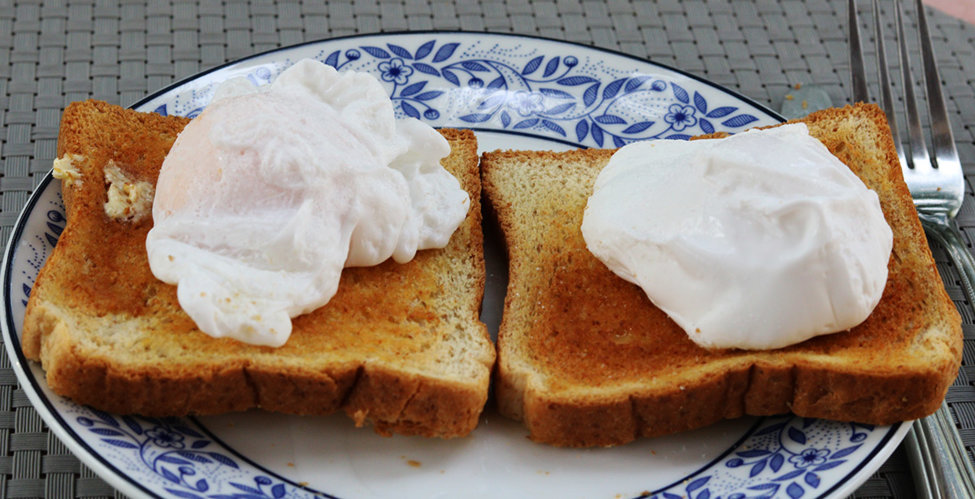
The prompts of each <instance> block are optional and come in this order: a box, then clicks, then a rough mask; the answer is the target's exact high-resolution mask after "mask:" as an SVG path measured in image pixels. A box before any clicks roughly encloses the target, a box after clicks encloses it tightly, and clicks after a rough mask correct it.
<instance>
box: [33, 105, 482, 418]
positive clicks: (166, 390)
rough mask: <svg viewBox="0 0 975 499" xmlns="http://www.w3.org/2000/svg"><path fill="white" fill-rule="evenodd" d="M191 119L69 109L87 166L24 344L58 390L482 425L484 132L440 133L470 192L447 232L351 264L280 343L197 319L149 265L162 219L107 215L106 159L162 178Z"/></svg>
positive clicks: (157, 404) (76, 147)
mask: <svg viewBox="0 0 975 499" xmlns="http://www.w3.org/2000/svg"><path fill="white" fill-rule="evenodd" d="M187 122H188V120H186V119H184V118H179V117H164V116H160V115H157V114H146V113H138V112H135V111H131V110H126V109H122V108H120V107H117V106H112V105H109V104H106V103H104V102H96V101H87V102H80V103H74V104H72V105H70V106H68V108H67V109H66V110H65V112H64V116H63V118H62V122H61V130H60V134H59V137H58V157H59V158H64V157H66V155H67V157H69V158H71V157H73V158H75V160H76V161H74V166H75V168H76V169H77V172H78V178H77V179H76V180H74V181H71V182H66V183H65V184H64V185H63V192H64V201H65V205H66V209H67V227H65V229H64V231H63V233H62V235H61V238H60V240H59V242H58V244H57V246H56V247H55V249H54V251H53V252H52V254H51V255H50V257H49V259H48V261H47V263H46V264H45V266H44V267H43V268H42V269H41V272H40V274H39V275H38V277H37V281H36V283H35V285H34V288H33V289H32V291H31V296H30V301H29V303H28V306H27V312H26V318H25V320H24V333H23V349H24V353H25V354H26V355H27V357H28V358H30V359H34V360H39V361H40V362H41V363H42V366H43V368H44V369H45V370H46V376H47V382H48V384H49V385H50V387H51V389H53V390H54V391H55V392H57V393H59V394H62V395H65V396H67V397H70V398H72V399H74V400H75V401H77V402H79V403H82V404H88V405H91V406H93V407H96V408H98V409H102V410H106V411H111V412H114V413H123V414H124V413H138V414H142V415H146V416H173V415H186V414H214V413H221V412H227V411H240V410H245V409H249V408H262V409H266V410H269V411H279V412H285V413H292V414H327V413H331V412H333V411H337V410H340V409H341V410H343V411H345V412H346V413H348V414H349V415H350V416H351V417H352V418H354V419H355V422H356V424H360V425H361V424H364V423H371V424H372V425H373V426H374V427H375V429H376V431H378V432H380V433H384V434H388V433H390V432H396V433H402V434H417V435H425V436H439V437H453V436H461V435H465V434H467V433H469V432H470V431H471V430H472V429H473V428H474V427H475V426H476V425H477V421H478V416H479V414H480V413H481V411H482V409H483V407H484V404H485V402H486V400H487V396H488V384H489V381H490V372H491V368H492V365H493V362H494V357H495V352H494V348H493V345H492V343H491V339H490V337H489V335H488V332H487V328H486V326H485V325H484V324H483V323H481V322H480V321H479V320H478V313H479V309H480V303H481V298H482V294H483V290H484V278H485V275H484V256H483V241H482V238H483V236H482V233H481V209H480V179H479V175H478V157H477V142H476V138H475V137H474V134H473V133H472V132H470V131H466V130H443V131H442V133H443V135H444V136H445V137H446V138H447V139H448V141H449V142H450V145H451V154H450V156H448V157H447V158H445V159H444V160H443V165H444V166H445V167H446V169H447V170H448V171H450V172H451V173H452V174H454V175H455V176H456V177H457V178H458V179H459V180H460V182H461V185H462V186H463V187H464V188H465V189H466V190H467V191H468V193H469V194H470V197H471V208H470V212H469V213H468V215H467V219H466V220H465V221H464V222H463V223H462V225H461V226H460V228H459V229H458V230H457V231H456V232H455V233H454V234H453V236H452V237H451V240H450V243H449V245H448V246H447V247H446V248H444V249H442V250H426V251H421V252H419V253H418V254H417V256H416V258H415V259H414V260H413V261H411V262H409V263H407V264H398V263H395V262H392V261H388V262H385V263H383V264H381V265H379V266H376V267H368V268H354V269H347V270H345V271H344V272H343V275H342V279H341V283H340V286H339V291H338V293H337V294H336V295H335V297H334V298H333V299H332V300H331V301H330V302H329V303H328V304H326V305H325V306H323V307H321V308H319V309H318V310H315V311H313V312H311V313H308V314H305V315H302V316H300V317H297V318H295V319H294V330H293V333H292V336H291V338H290V339H289V341H288V342H287V344H286V345H284V346H283V347H280V348H271V347H262V346H254V345H248V344H245V343H241V342H238V341H236V340H232V339H226V338H224V339H214V338H212V337H210V336H207V335H206V334H204V333H202V332H200V331H199V330H197V328H196V327H195V325H194V323H193V321H192V320H190V318H189V317H188V316H187V315H186V314H185V313H184V312H183V311H182V310H181V309H180V307H179V304H178V302H177V299H176V288H175V287H174V286H171V285H167V284H164V283H162V282H161V281H158V280H156V279H155V277H153V275H152V273H151V272H150V270H149V265H148V262H147V257H146V249H145V239H146V233H147V232H148V230H149V229H150V228H151V226H152V219H151V216H148V217H144V218H143V219H142V220H141V221H132V220H129V221H126V220H124V219H121V220H120V219H112V218H109V217H108V216H106V210H105V208H104V204H105V203H106V199H107V195H106V183H107V181H106V180H104V179H105V173H104V170H105V168H106V164H111V162H114V164H115V165H117V167H118V168H119V169H120V170H121V171H122V174H123V175H124V176H125V177H127V178H129V179H130V180H131V181H132V182H133V183H137V182H138V181H146V182H149V183H150V184H154V183H155V181H156V179H157V176H158V173H159V168H160V166H161V164H162V161H163V158H164V157H165V156H166V153H167V152H168V150H169V148H170V146H171V145H172V143H173V141H174V140H175V139H176V135H177V134H178V133H179V132H180V130H182V128H183V126H184V125H185V124H186V123H187ZM75 155H77V156H75ZM150 215H151V214H150ZM130 218H131V217H130Z"/></svg>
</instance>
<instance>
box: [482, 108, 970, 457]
mask: <svg viewBox="0 0 975 499" xmlns="http://www.w3.org/2000/svg"><path fill="white" fill-rule="evenodd" d="M801 121H804V122H806V123H807V124H808V126H809V127H810V133H811V134H812V135H813V136H816V137H817V138H819V139H820V140H821V141H823V142H824V144H825V145H826V146H827V147H828V148H829V149H830V151H832V152H833V154H834V155H836V156H838V157H839V158H840V159H841V160H842V161H843V162H844V163H846V164H847V165H848V166H849V167H850V168H851V169H852V170H853V171H854V172H855V173H856V174H857V175H859V176H860V177H861V178H862V179H863V180H864V182H865V183H866V184H867V186H868V187H870V188H871V189H873V190H875V191H877V193H878V195H879V196H880V201H881V205H882V208H883V210H884V213H885V216H886V218H887V221H888V223H889V224H890V225H891V228H892V230H893V232H894V250H893V254H892V256H891V259H890V263H889V278H888V283H887V286H886V288H885V291H884V295H883V298H882V299H881V301H880V304H879V305H878V306H877V308H876V309H875V310H874V312H873V313H872V314H871V316H870V317H869V318H868V319H867V320H866V321H865V322H864V323H863V324H861V325H859V326H857V327H856V328H854V329H852V330H850V331H846V332H841V333H837V334H834V335H829V336H823V337H819V338H815V339H812V340H809V341H806V342H803V343H800V344H798V345H794V346H791V347H787V348H783V349H779V350H774V351H767V352H763V351H743V350H736V349H730V350H706V349H703V348H701V347H698V346H697V345H696V344H694V343H693V342H692V341H690V339H688V338H687V336H686V334H685V333H684V332H683V331H682V330H681V329H680V328H679V327H678V326H677V325H676V324H675V323H674V322H673V321H671V320H670V319H669V318H668V317H667V316H666V314H664V313H663V312H662V311H660V310H659V309H657V308H656V307H654V306H653V305H652V304H651V303H650V301H649V299H648V298H647V297H646V295H645V294H644V293H643V291H642V290H641V289H640V288H639V287H637V286H635V285H633V284H630V283H628V282H626V281H624V280H623V279H621V278H619V277H617V276H616V275H614V274H613V273H612V272H611V271H610V270H609V269H608V268H606V267H605V265H603V264H602V263H601V262H599V261H598V260H597V259H596V258H595V257H594V256H592V254H590V253H589V251H588V250H587V249H586V246H585V241H584V240H583V238H582V234H581V232H580V230H579V225H580V223H581V220H582V213H583V210H584V208H585V204H586V199H587V198H588V195H589V194H590V192H591V189H592V182H593V181H594V180H595V177H596V175H597V174H598V172H599V171H600V169H601V168H602V167H603V166H604V165H605V163H606V162H607V161H608V159H609V157H610V156H611V155H612V153H613V152H614V151H611V150H584V151H570V152H565V153H547V152H511V151H508V152H495V153H487V154H484V155H483V156H482V162H481V168H482V182H483V184H484V190H485V193H486V195H487V199H488V200H489V204H490V205H491V208H492V210H493V211H495V212H496V213H497V217H498V222H499V224H500V226H501V228H502V231H503V233H504V235H505V241H506V244H507V247H508V254H509V285H508V292H507V296H506V298H505V309H504V315H503V317H502V324H501V328H500V332H499V338H498V352H499V358H498V366H497V368H496V373H495V382H496V385H495V388H496V390H495V393H496V396H497V399H498V404H499V408H500V410H501V412H502V413H503V414H505V415H507V416H509V417H512V418H515V419H520V420H523V421H524V423H525V425H526V426H527V427H528V429H529V431H530V434H531V438H532V439H533V440H535V441H539V442H545V443H549V444H554V445H560V446H594V445H614V444H621V443H625V442H628V441H631V440H633V439H634V438H637V437H640V436H656V435H663V434H667V433H674V432H678V431H683V430H689V429H693V428H698V427H702V426H705V425H708V424H711V423H714V422H717V421H720V420H721V419H725V418H734V417H739V416H742V415H744V414H753V415H769V414H778V413H785V412H790V411H791V412H793V413H795V414H798V415H800V416H808V417H821V418H827V419H837V420H852V421H859V422H864V423H873V424H889V423H893V422H895V421H901V420H907V419H913V418H917V417H921V416H924V415H927V414H930V413H931V412H933V411H934V410H935V409H936V408H937V407H938V406H939V405H940V403H941V400H942V399H943V397H944V395H945V392H946V391H947V388H948V385H949V384H950V383H951V381H952V380H953V379H954V378H955V376H956V375H957V370H958V366H959V364H960V360H961V345H962V342H961V323H960V322H961V321H960V316H959V315H958V313H957V310H956V309H955V307H954V305H953V303H952V302H951V300H950V299H949V298H948V295H947V293H946V292H945V290H944V287H943V284H942V282H941V280H940V278H939V276H938V273H937V269H936V267H935V265H934V261H933V259H932V257H931V252H930V249H929V248H928V245H927V242H926V240H925V238H924V233H923V231H922V229H921V226H920V223H919V221H918V218H917V215H916V212H915V211H914V206H913V203H912V201H911V198H910V193H909V192H908V190H907V187H906V185H905V184H904V181H903V177H902V174H901V171H900V167H899V165H898V162H897V157H896V152H895V150H894V146H893V142H892V139H891V137H890V131H889V128H888V126H887V123H886V120H885V118H884V115H883V113H882V111H880V110H879V108H877V107H876V106H872V105H857V106H853V107H847V108H844V109H833V110H826V111H821V112H818V113H814V114H812V115H810V116H809V117H807V118H805V119H804V120H801Z"/></svg>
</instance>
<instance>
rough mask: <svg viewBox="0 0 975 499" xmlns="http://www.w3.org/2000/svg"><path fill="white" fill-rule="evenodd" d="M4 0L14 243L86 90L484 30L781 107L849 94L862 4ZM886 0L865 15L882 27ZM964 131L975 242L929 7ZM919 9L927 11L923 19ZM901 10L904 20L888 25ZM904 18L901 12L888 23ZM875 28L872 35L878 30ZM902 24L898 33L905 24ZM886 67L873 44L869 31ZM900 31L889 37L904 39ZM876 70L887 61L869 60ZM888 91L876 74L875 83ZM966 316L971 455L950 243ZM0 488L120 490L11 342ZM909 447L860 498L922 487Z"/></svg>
mask: <svg viewBox="0 0 975 499" xmlns="http://www.w3.org/2000/svg"><path fill="white" fill-rule="evenodd" d="M323 4H324V2H301V1H276V2H269V1H252V2H248V3H237V2H220V1H212V0H205V1H201V2H196V1H181V0H172V1H168V2H148V1H145V2H142V1H136V0H121V1H111V0H106V1H102V0H97V1H93V0H88V1H70V2H68V1H58V0H52V1H17V2H14V1H13V0H0V130H2V131H0V164H2V165H3V170H2V172H0V241H4V242H6V241H7V240H8V238H9V237H10V233H11V228H12V227H13V224H14V222H15V220H16V217H17V214H18V213H19V212H20V210H21V209H22V207H23V206H24V204H25V203H26V201H27V198H28V196H29V195H30V193H31V192H32V191H33V189H34V188H35V187H36V186H37V185H38V184H39V183H40V181H41V179H42V178H43V176H44V175H45V174H46V173H47V172H48V171H49V170H50V169H51V161H52V160H53V159H54V155H55V146H56V141H57V131H58V122H59V118H60V115H61V111H62V110H63V108H64V106H65V105H67V104H68V103H69V102H72V101H75V100H81V99H86V98H96V99H102V100H105V101H109V102H113V103H118V104H121V105H130V104H132V103H134V102H136V101H138V100H139V99H141V98H142V97H144V96H145V95H147V94H149V93H151V92H153V91H155V90H157V89H160V88H162V87H164V86H166V85H169V84H171V83H173V82H174V81H177V80H180V79H182V78H184V77H187V76H190V75H193V74H195V73H197V72H199V71H203V70H206V69H209V68H212V67H214V66H217V65H220V64H223V63H225V62H228V61H232V60H235V59H238V58H241V57H245V56H248V55H252V54H255V53H257V52H261V51H265V50H269V49H273V48H277V47H282V46H287V45H292V44H296V43H300V42H304V41H309V40H318V39H324V38H330V37H335V36H343V35H351V34H358V33H375V32H384V31H408V30H435V29H443V30H469V31H488V32H498V33H518V34H528V35H540V36H545V37H550V38H555V39H561V40H568V41H573V42H580V43H584V44H589V45H593V46H596V47H600V48H606V49H612V50H617V51H621V52H624V53H626V54H630V55H633V56H637V57H641V58H647V59H651V60H653V61H655V62H659V63H663V64H667V65H671V66H675V67H678V68H681V69H683V70H685V71H688V72H690V73H693V74H696V75H699V76H701V77H704V78H706V79H709V80H711V81H713V82H715V83H718V84H720V85H724V86H726V87H728V88H730V89H732V90H735V91H738V92H740V93H742V94H744V95H746V96H748V97H751V98H753V99H755V100H757V101H759V102H761V103H764V104H766V105H768V106H770V107H772V108H773V109H779V108H780V107H781V105H782V103H783V102H784V99H785V96H786V95H787V94H789V93H793V92H795V89H794V88H795V85H802V86H806V87H807V88H808V87H809V86H814V87H816V88H819V89H822V90H824V91H825V92H826V94H827V95H828V96H829V98H830V100H831V101H832V102H833V104H838V105H842V104H844V103H847V102H849V100H850V97H849V96H850V95H851V93H852V92H851V89H850V83H849V58H848V46H847V31H846V24H847V2H846V1H845V0H833V1H826V0H808V1H803V0H786V1H761V2H752V1H746V2H732V1H729V0H690V1H678V0H668V1H656V2H638V1H626V0H611V1H609V2H602V1H591V0H512V1H508V2H500V1H494V0H455V1H453V2H450V3H447V2H442V3H441V2H432V1H429V0H401V1H395V2H379V1H377V0H371V1H350V0H344V1H343V0H332V1H329V2H328V4H327V5H323ZM869 4H870V2H867V1H864V0H861V2H860V6H859V8H860V9H861V19H862V22H863V24H864V27H868V26H870V22H869V20H870V11H869ZM928 15H929V21H930V23H931V25H932V26H931V28H932V38H933V41H934V45H935V47H934V48H935V52H936V54H937V57H938V61H939V64H940V69H941V76H942V80H943V82H944V88H945V90H946V95H947V99H948V108H949V109H948V110H949V114H950V115H951V121H952V126H953V130H954V132H955V139H956V142H957V145H958V149H959V154H960V156H961V160H962V163H963V165H964V168H965V173H966V179H967V180H968V182H966V192H967V197H968V198H969V199H967V200H966V202H965V205H964V206H963V207H962V210H961V213H959V215H958V223H959V226H960V228H961V231H962V233H963V236H964V238H965V240H966V241H967V242H968V243H969V246H971V241H972V240H973V238H975V199H970V198H972V189H971V181H972V178H973V177H972V176H973V175H975V89H973V79H975V76H972V75H973V74H975V26H972V25H970V24H966V23H965V22H963V21H960V20H958V19H955V18H953V17H950V16H948V15H945V14H942V13H941V12H938V11H935V10H931V9H929V10H928ZM910 17H911V18H912V19H913V16H910ZM890 18H891V17H889V16H888V19H890ZM888 23H889V22H888ZM869 32H870V31H867V32H866V33H869ZM887 33H888V34H889V36H892V33H893V29H892V26H890V25H889V24H888V26H887ZM865 43H866V46H865V48H866V49H867V52H868V54H867V60H868V61H869V62H871V63H872V61H873V57H872V51H873V48H872V47H873V45H872V43H871V41H870V39H869V37H868V39H867V40H866V41H865ZM892 44H893V41H892V40H890V41H888V47H892V46H893V45H892ZM868 66H869V68H868V69H871V70H873V69H874V66H873V65H872V64H868ZM869 81H870V83H871V85H873V86H874V87H873V88H875V85H876V78H875V77H874V78H871V79H870V80H869ZM933 249H934V254H935V259H936V261H937V264H938V269H939V271H940V272H941V274H942V277H943V278H944V280H945V283H946V288H947V290H948V293H949V295H950V296H951V298H952V299H953V300H954V301H955V303H956V304H957V305H958V307H959V310H960V311H961V313H962V320H963V328H964V333H965V354H964V360H963V365H962V368H961V371H960V373H959V377H958V380H957V381H956V383H955V384H954V386H952V387H951V389H950V390H949V392H948V397H947V401H948V404H949V406H950V407H951V410H952V412H953V414H954V416H955V417H956V420H957V421H958V425H959V431H960V433H961V436H962V438H963V439H964V440H965V443H966V447H967V450H968V454H969V457H971V456H972V451H973V447H975V388H973V384H972V380H973V379H975V315H973V313H972V311H971V307H970V305H969V304H968V303H967V301H966V300H965V297H964V294H963V292H962V290H961V287H960V281H959V277H958V273H957V272H956V270H955V269H954V268H953V266H952V265H951V263H950V262H949V260H948V257H947V255H946V254H945V253H944V251H942V250H941V249H940V248H938V247H934V248H933ZM0 495H2V496H4V497H40V496H46V497H102V496H117V495H119V494H118V493H117V492H116V491H114V490H113V489H112V488H111V487H110V486H109V485H108V484H106V483H105V482H104V481H102V480H101V479H99V478H98V477H97V476H95V475H94V473H92V471H91V470H89V469H88V468H87V467H86V466H84V465H83V464H81V463H80V462H79V461H78V459H77V458H75V457H74V456H73V455H72V454H71V453H70V452H69V451H68V449H67V448H66V447H65V446H64V445H63V444H62V443H61V442H60V441H59V440H58V439H57V438H56V437H55V436H54V435H53V434H51V433H49V432H48V429H47V427H46V426H45V425H44V423H43V422H42V420H41V418H40V417H39V416H38V414H37V413H36V412H35V411H34V409H33V407H32V406H31V404H30V402H29V401H28V400H27V397H26V396H25V394H24V393H23V391H22V390H21V389H20V388H19V386H18V383H17V380H16V377H15V376H14V373H13V370H12V369H11V368H10V361H9V359H8V358H7V355H6V353H5V351H0ZM914 495H915V493H914V482H913V479H912V477H911V473H910V468H909V465H908V462H907V459H906V456H905V454H904V452H903V450H902V449H898V451H897V452H896V453H895V454H894V455H893V456H892V457H891V458H890V459H889V460H888V461H887V462H886V463H885V464H884V465H883V467H882V468H881V469H880V470H879V471H878V472H877V473H875V474H874V475H873V476H872V477H871V478H870V479H869V480H868V481H867V482H866V483H864V484H863V486H861V487H860V488H859V489H858V490H857V492H856V494H855V496H856V497H913V496H914Z"/></svg>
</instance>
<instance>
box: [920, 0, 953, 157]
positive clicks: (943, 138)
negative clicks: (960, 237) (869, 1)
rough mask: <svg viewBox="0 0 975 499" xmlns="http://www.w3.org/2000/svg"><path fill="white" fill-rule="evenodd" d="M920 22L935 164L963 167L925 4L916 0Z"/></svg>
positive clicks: (922, 56) (922, 57)
mask: <svg viewBox="0 0 975 499" xmlns="http://www.w3.org/2000/svg"><path fill="white" fill-rule="evenodd" d="M917 22H918V28H919V29H920V31H921V35H920V38H921V59H922V60H923V61H922V63H923V64H924V82H925V90H926V93H927V97H928V112H929V113H930V114H929V117H930V119H931V145H932V147H933V148H934V160H935V163H934V164H935V167H938V168H961V164H960V163H959V161H958V151H956V150H955V138H954V137H953V136H952V134H951V126H950V125H949V123H948V110H947V107H946V106H945V98H944V95H943V94H942V93H941V77H940V76H939V75H938V65H937V63H936V62H935V60H934V50H933V49H932V48H931V35H930V33H928V16H927V15H926V14H925V13H924V5H922V3H921V0H917ZM947 163H951V164H947Z"/></svg>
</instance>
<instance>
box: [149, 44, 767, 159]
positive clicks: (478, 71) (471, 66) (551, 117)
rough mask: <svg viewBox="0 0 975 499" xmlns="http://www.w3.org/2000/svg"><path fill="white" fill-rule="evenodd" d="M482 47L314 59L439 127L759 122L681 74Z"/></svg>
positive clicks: (667, 131)
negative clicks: (360, 79) (349, 72)
mask: <svg viewBox="0 0 975 499" xmlns="http://www.w3.org/2000/svg"><path fill="white" fill-rule="evenodd" d="M448 40H449V39H448ZM478 45H480V44H479V43H475V44H473V46H470V47H468V46H464V45H462V44H461V43H460V42H454V41H443V40H438V39H437V38H435V37H431V39H429V40H427V41H424V42H422V43H420V44H419V46H417V47H416V48H415V49H411V48H407V46H404V45H403V44H394V43H391V42H387V43H385V44H383V45H379V44H376V45H358V46H356V47H354V48H348V49H344V50H342V49H336V50H331V51H324V50H323V51H321V52H320V53H318V54H315V58H317V59H318V60H320V61H321V62H323V63H325V64H328V65H330V66H333V67H335V68H336V69H339V70H345V69H353V70H356V71H366V72H370V73H372V74H373V75H375V76H376V77H377V78H378V79H379V80H380V81H382V82H384V83H385V84H386V85H387V88H388V89H389V94H390V97H391V98H392V100H393V103H394V106H395V109H396V111H397V113H398V114H399V115H401V116H410V117H413V118H417V119H420V120H425V121H428V122H431V124H433V125H436V126H443V125H444V124H445V123H443V122H442V120H443V119H444V118H447V119H448V120H449V121H450V122H451V123H450V124H451V126H467V127H485V126H487V127H490V128H491V129H495V130H512V131H522V132H529V133H533V134H536V135H540V136H550V137H553V138H557V139H563V140H567V141H571V142H573V143H577V144H579V145H583V146H589V147H622V146H624V145H626V144H628V143H630V142H633V141H635V140H647V139H687V138H689V137H691V136H692V135H699V134H704V133H713V132H715V131H716V130H722V131H729V132H735V131H740V130H744V129H745V128H747V127H748V126H749V125H752V124H754V123H755V122H757V121H758V120H759V118H758V117H757V116H755V114H753V111H751V110H748V109H742V108H741V106H740V105H720V106H715V105H713V104H711V103H709V97H706V96H705V94H706V93H707V89H703V88H697V89H695V88H693V87H689V86H688V85H687V84H686V83H684V82H683V80H686V78H683V77H679V76H678V77H675V76H674V75H667V74H646V73H643V72H640V71H637V70H630V71H624V70H620V69H618V68H611V67H607V66H606V65H605V64H602V61H601V60H593V59H592V58H589V57H584V58H583V59H580V58H579V57H577V56H575V55H552V56H547V55H536V53H535V52H533V51H532V50H529V49H526V50H522V51H521V52H520V53H519V52H515V51H516V50H517V49H518V47H516V48H515V49H513V50H512V51H510V52H508V51H500V50H496V49H495V50H494V51H490V50H488V51H485V50H484V49H482V48H480V47H478ZM288 62H291V61H288ZM287 66H288V64H268V65H264V66H260V67H257V68H254V69H253V70H252V71H251V72H249V73H248V74H247V75H246V77H247V78H248V79H249V80H251V81H252V82H253V83H254V84H255V85H260V84H263V83H266V82H268V81H270V80H273V79H274V77H275V76H277V74H278V73H279V72H280V71H282V70H284V69H285V68H286V67H287ZM693 83H697V82H693ZM689 89H690V90H689ZM208 91H212V88H206V89H198V90H194V91H193V92H191V95H190V96H188V97H184V98H182V99H176V100H174V101H172V103H162V104H159V105H155V106H154V107H151V109H153V110H154V111H156V112H158V113H162V114H179V115H182V116H190V117H193V116H195V115H196V114H198V113H199V112H200V111H202V109H203V105H202V101H205V100H207V98H208V95H207V92H208ZM717 95H718V96H719V97H727V96H726V95H725V94H724V93H721V92H719V93H718V94H717Z"/></svg>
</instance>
